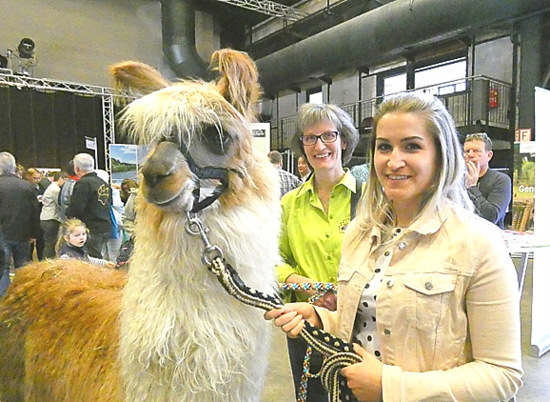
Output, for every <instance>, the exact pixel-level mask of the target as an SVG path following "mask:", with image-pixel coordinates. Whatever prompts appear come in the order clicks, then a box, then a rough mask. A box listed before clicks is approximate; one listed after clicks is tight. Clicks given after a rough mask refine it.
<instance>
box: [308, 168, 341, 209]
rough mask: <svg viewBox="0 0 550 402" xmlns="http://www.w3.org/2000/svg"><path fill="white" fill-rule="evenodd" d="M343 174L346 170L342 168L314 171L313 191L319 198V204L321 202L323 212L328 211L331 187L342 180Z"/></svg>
mask: <svg viewBox="0 0 550 402" xmlns="http://www.w3.org/2000/svg"><path fill="white" fill-rule="evenodd" d="M345 174H346V172H345V171H344V169H343V168H340V169H339V170H330V171H322V172H315V182H314V184H315V191H316V193H317V195H318V197H319V199H320V200H321V204H323V209H324V211H325V213H328V210H329V206H330V195H331V193H332V189H333V188H334V186H336V185H337V184H338V183H339V182H340V180H342V177H344V175H345Z"/></svg>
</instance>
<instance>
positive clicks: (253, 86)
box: [113, 50, 270, 212]
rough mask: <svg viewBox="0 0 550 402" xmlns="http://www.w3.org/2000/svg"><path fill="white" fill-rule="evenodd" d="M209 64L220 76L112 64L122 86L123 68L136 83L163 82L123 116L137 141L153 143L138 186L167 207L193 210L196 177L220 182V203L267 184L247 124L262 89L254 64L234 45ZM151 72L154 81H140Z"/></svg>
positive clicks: (149, 198)
mask: <svg viewBox="0 0 550 402" xmlns="http://www.w3.org/2000/svg"><path fill="white" fill-rule="evenodd" d="M212 65H213V67H214V68H215V69H217V70H218V71H219V72H220V78H219V79H218V80H217V82H203V81H191V80H189V81H181V82H179V83H177V84H174V85H170V84H169V83H167V82H166V81H163V79H162V78H161V77H160V76H159V75H158V73H156V72H155V71H154V70H151V71H152V72H151V73H148V72H147V68H148V67H147V66H143V67H142V68H141V67H140V66H142V65H139V64H136V63H132V64H129V63H125V64H122V65H119V66H116V69H114V70H113V72H114V75H115V76H117V78H118V79H119V82H118V83H119V84H120V81H123V80H124V79H122V80H121V76H123V75H124V74H123V72H124V73H125V74H126V75H127V76H130V77H132V78H133V79H134V81H137V83H138V85H136V83H130V84H128V80H125V81H124V82H125V83H126V84H127V85H132V86H133V87H134V88H136V87H141V88H145V91H146V90H147V89H148V88H149V89H151V88H155V87H163V88H162V89H159V90H156V91H154V92H152V93H149V94H147V95H145V96H143V97H141V98H139V99H137V100H135V101H133V102H132V103H130V104H129V105H128V106H127V107H126V108H125V110H124V112H123V114H122V117H121V126H122V128H123V130H124V131H126V132H127V133H128V134H129V136H130V137H131V138H132V139H133V140H134V141H135V142H137V143H140V144H152V145H153V149H152V150H151V152H150V154H149V156H148V159H147V161H146V163H145V164H144V165H143V167H142V168H141V175H142V185H141V187H142V192H143V195H144V196H145V198H146V200H147V201H148V202H149V203H151V204H154V205H156V206H157V207H158V208H160V209H162V210H163V211H178V212H180V211H182V210H185V211H190V210H191V209H192V208H193V206H194V202H195V197H197V191H196V190H197V188H198V185H199V183H200V185H201V187H204V185H205V183H206V187H210V188H209V190H212V189H213V188H215V187H218V190H217V191H220V188H223V190H224V194H222V196H221V197H220V203H221V204H222V205H223V204H224V203H225V204H227V203H229V204H234V203H235V202H238V200H239V199H241V200H242V199H243V197H245V198H246V193H247V191H254V192H258V191H260V192H261V191H262V187H264V186H265V185H264V184H262V178H261V175H262V174H263V173H261V172H260V170H262V169H258V163H257V162H258V160H257V158H256V156H255V155H254V152H253V149H252V135H251V130H250V126H249V123H250V121H254V120H255V117H256V107H257V106H256V105H257V101H258V98H259V94H260V91H259V85H258V75H257V71H256V67H255V65H254V63H253V62H252V60H251V59H250V58H249V57H248V56H247V55H246V54H244V53H241V52H237V51H232V50H222V51H218V52H216V53H215V54H214V55H213V56H212ZM128 66H131V69H130V68H128ZM149 69H150V68H149ZM129 71H132V72H131V73H129ZM136 72H139V73H136ZM154 74H156V75H154ZM149 75H151V76H152V79H151V80H150V81H149V82H147V83H143V82H144V81H146V77H147V76H149ZM136 77H138V78H136ZM260 165H261V164H260ZM199 179H200V181H199ZM194 190H195V191H194ZM207 190H208V189H207ZM268 192H270V191H268ZM195 208H196V205H195Z"/></svg>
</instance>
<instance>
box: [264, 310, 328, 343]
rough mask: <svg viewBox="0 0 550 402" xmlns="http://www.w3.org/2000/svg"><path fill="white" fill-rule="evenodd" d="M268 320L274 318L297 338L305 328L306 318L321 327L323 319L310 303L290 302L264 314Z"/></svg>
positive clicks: (278, 324) (276, 324)
mask: <svg viewBox="0 0 550 402" xmlns="http://www.w3.org/2000/svg"><path fill="white" fill-rule="evenodd" d="M264 318H265V319H266V320H273V323H274V324H275V326H277V327H279V328H281V329H282V330H283V332H285V333H286V334H287V335H288V336H289V337H291V338H297V337H298V336H299V335H300V332H302V329H303V328H304V320H307V321H308V322H309V323H310V324H312V325H314V326H316V327H319V326H320V325H321V320H320V319H319V316H318V315H317V313H316V312H315V309H314V308H313V306H312V305H311V304H309V303H288V304H285V305H284V306H283V307H281V308H278V309H273V310H270V311H268V312H267V313H265V314H264Z"/></svg>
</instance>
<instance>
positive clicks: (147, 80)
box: [109, 61, 170, 96]
mask: <svg viewBox="0 0 550 402" xmlns="http://www.w3.org/2000/svg"><path fill="white" fill-rule="evenodd" d="M109 72H110V73H111V78H112V81H113V82H112V85H113V87H114V88H115V89H116V90H117V91H119V92H125V93H129V94H132V95H137V96H142V95H147V94H149V93H151V92H155V91H157V90H159V89H162V88H166V87H167V86H169V85H170V82H169V81H167V80H166V79H165V78H164V77H163V76H162V74H161V73H159V72H158V71H157V70H155V69H154V68H153V67H151V66H149V65H147V64H143V63H140V62H138V61H124V62H121V63H118V64H113V65H111V66H110V67H109Z"/></svg>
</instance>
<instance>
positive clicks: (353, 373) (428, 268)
mask: <svg viewBox="0 0 550 402" xmlns="http://www.w3.org/2000/svg"><path fill="white" fill-rule="evenodd" d="M373 135H374V141H373V144H372V146H371V149H370V154H369V155H370V156H369V159H370V163H371V166H372V167H373V169H372V170H371V173H370V178H369V181H368V185H367V189H366V193H365V196H364V197H362V199H361V202H360V204H359V207H358V210H357V216H356V219H355V220H354V221H353V222H352V223H351V225H350V226H349V228H348V230H347V231H346V235H345V238H344V242H343V247H342V261H341V262H340V268H339V271H338V307H337V311H336V312H332V311H329V310H327V309H324V308H319V307H317V306H315V307H314V306H311V305H309V304H307V303H291V304H287V305H285V306H284V307H283V308H281V309H276V310H272V311H270V312H268V313H266V315H265V317H266V319H274V320H275V325H277V326H279V327H281V328H282V329H283V330H284V331H285V332H287V333H288V334H289V336H293V337H294V336H297V335H298V334H299V333H300V331H301V330H302V328H303V320H304V319H305V320H307V321H308V322H310V323H311V324H313V325H315V326H317V327H320V328H323V329H324V330H326V331H328V332H330V333H333V334H335V335H337V336H339V337H341V338H342V339H344V340H346V341H348V342H349V341H353V342H354V343H356V345H355V351H356V353H357V354H359V356H360V357H361V358H362V362H360V363H358V364H353V365H350V366H348V367H345V368H343V369H342V370H341V372H340V373H341V374H342V375H343V376H344V377H345V379H346V381H347V385H348V387H349V388H351V390H352V391H353V393H354V395H355V396H356V397H357V399H358V400H360V401H382V400H384V402H391V401H410V402H412V401H502V400H508V399H510V398H512V397H513V396H514V395H515V393H516V392H517V390H518V389H519V387H520V386H521V384H522V382H521V376H522V374H523V371H522V368H521V340H520V319H519V293H518V284H517V274H516V271H515V268H514V265H513V262H512V261H511V259H510V256H509V254H508V252H507V250H506V246H505V244H504V241H503V238H502V235H501V231H500V229H499V228H497V227H496V226H495V225H493V224H491V223H489V222H487V221H486V220H484V219H482V218H480V217H478V216H476V215H475V214H474V212H473V205H472V202H471V201H470V199H469V197H468V194H467V192H466V188H465V186H464V175H465V172H466V167H465V162H464V158H463V154H462V149H461V146H460V143H459V141H458V135H457V133H456V129H455V126H454V122H453V120H452V118H451V116H450V115H449V113H448V112H447V110H446V109H445V107H444V106H443V104H442V103H441V102H440V101H439V100H437V99H436V98H434V97H432V96H428V95H425V94H415V93H408V94H403V95H398V96H394V97H391V98H388V99H386V100H385V101H384V102H383V103H382V104H381V106H380V109H379V111H378V113H377V115H376V117H375V119H374V126H373ZM359 345H361V346H359Z"/></svg>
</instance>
